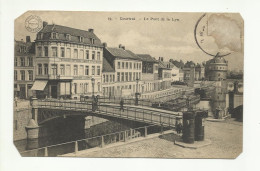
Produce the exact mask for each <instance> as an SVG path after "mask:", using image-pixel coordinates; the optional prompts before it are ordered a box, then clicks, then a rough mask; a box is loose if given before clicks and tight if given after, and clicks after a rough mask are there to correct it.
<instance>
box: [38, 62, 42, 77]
mask: <svg viewBox="0 0 260 171" xmlns="http://www.w3.org/2000/svg"><path fill="white" fill-rule="evenodd" d="M38 75H42V64H38Z"/></svg>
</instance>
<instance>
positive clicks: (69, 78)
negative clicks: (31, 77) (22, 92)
mask: <svg viewBox="0 0 260 171" xmlns="http://www.w3.org/2000/svg"><path fill="white" fill-rule="evenodd" d="M35 78H36V79H47V80H72V79H73V76H66V75H52V74H48V75H36V76H35Z"/></svg>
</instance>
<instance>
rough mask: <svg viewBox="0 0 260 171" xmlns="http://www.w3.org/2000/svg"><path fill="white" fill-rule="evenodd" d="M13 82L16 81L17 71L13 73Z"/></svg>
mask: <svg viewBox="0 0 260 171" xmlns="http://www.w3.org/2000/svg"><path fill="white" fill-rule="evenodd" d="M14 80H15V81H16V80H17V71H16V70H15V71H14Z"/></svg>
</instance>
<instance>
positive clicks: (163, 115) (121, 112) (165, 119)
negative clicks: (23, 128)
mask: <svg viewBox="0 0 260 171" xmlns="http://www.w3.org/2000/svg"><path fill="white" fill-rule="evenodd" d="M34 105H37V107H38V108H46V109H59V110H72V111H82V112H89V113H94V114H100V115H105V116H111V117H116V118H125V119H128V120H134V121H139V122H145V123H152V124H158V125H165V126H171V127H174V126H175V120H176V117H182V116H181V114H180V113H179V112H172V111H167V110H160V109H156V108H148V107H140V106H131V105H124V107H123V108H121V107H120V106H119V105H115V104H104V103H98V104H97V105H95V106H93V105H92V103H89V102H80V101H75V102H69V101H38V102H37V104H34ZM34 107H36V106H34Z"/></svg>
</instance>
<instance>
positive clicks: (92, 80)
mask: <svg viewBox="0 0 260 171" xmlns="http://www.w3.org/2000/svg"><path fill="white" fill-rule="evenodd" d="M91 83H92V98H93V97H94V86H95V78H91Z"/></svg>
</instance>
